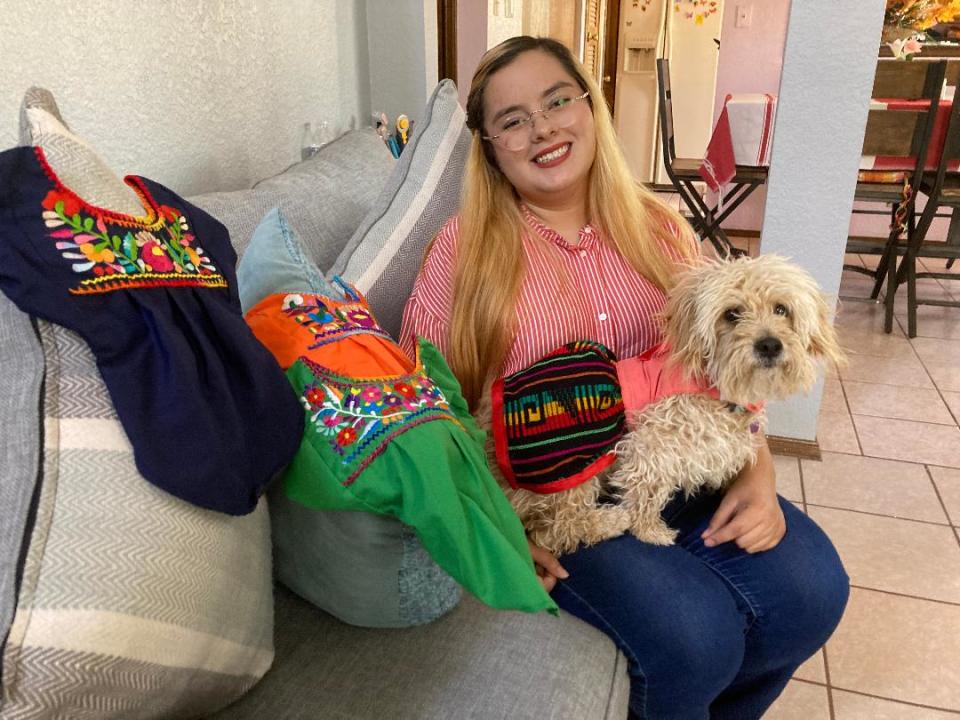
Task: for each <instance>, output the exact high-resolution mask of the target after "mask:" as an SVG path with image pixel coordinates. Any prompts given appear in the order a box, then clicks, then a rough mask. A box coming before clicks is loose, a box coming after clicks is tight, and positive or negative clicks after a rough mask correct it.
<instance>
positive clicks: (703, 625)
mask: <svg viewBox="0 0 960 720" xmlns="http://www.w3.org/2000/svg"><path fill="white" fill-rule="evenodd" d="M688 620H692V621H690V622H688ZM700 620H701V621H700V622H698V621H697V619H689V618H685V617H683V616H679V617H676V618H675V624H674V625H673V627H672V628H671V629H670V631H669V632H667V633H664V634H660V633H658V635H660V637H661V638H662V641H661V642H660V643H659V647H657V648H656V649H655V650H651V649H646V650H645V651H643V652H639V653H637V654H638V655H639V656H640V658H641V659H642V663H643V665H642V667H635V666H633V664H632V663H631V668H630V674H631V679H632V681H633V686H634V687H633V692H631V706H632V707H633V709H634V711H635V712H637V713H641V712H642V713H643V715H642V716H643V717H647V718H693V717H706V713H707V709H708V707H709V705H710V703H711V702H712V701H713V700H714V698H716V697H717V695H719V694H720V692H722V691H723V690H724V688H726V687H727V686H728V685H729V684H730V683H731V682H732V680H733V678H734V677H735V676H736V674H737V672H738V671H739V669H740V666H741V664H742V662H743V654H744V632H745V629H746V628H745V624H744V623H743V622H742V619H741V618H740V617H739V616H737V615H734V614H725V615H724V616H721V617H714V618H712V621H711V620H708V619H706V618H700ZM639 698H642V703H643V705H642V707H636V706H635V705H636V701H637V700H638V699H639Z"/></svg>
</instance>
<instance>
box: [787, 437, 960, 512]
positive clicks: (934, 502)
mask: <svg viewBox="0 0 960 720" xmlns="http://www.w3.org/2000/svg"><path fill="white" fill-rule="evenodd" d="M801 467H802V469H803V488H804V490H805V491H806V495H807V502H808V503H810V504H811V505H827V506H829V507H835V508H845V509H847V510H860V511H861V512H870V513H877V514H878V515H889V516H890V517H899V518H906V519H911V520H925V521H927V522H937V523H944V522H946V517H945V516H944V513H943V507H942V506H941V505H940V501H939V500H938V499H937V493H936V491H935V490H934V489H933V485H932V484H931V482H930V478H929V477H928V476H927V471H926V470H925V469H924V467H923V465H916V464H913V463H904V462H897V461H896V460H881V459H878V458H868V457H857V456H853V455H840V454H835V453H823V460H821V461H819V462H818V461H816V460H802V461H801Z"/></svg>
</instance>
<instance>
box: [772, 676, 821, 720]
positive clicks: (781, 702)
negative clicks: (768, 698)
mask: <svg viewBox="0 0 960 720" xmlns="http://www.w3.org/2000/svg"><path fill="white" fill-rule="evenodd" d="M763 718H764V720H830V701H829V700H828V699H827V688H826V687H825V686H823V685H811V684H810V683H805V682H797V681H796V680H791V681H790V682H788V683H787V686H786V687H785V688H784V689H783V693H782V694H781V695H780V697H778V698H777V699H776V701H775V702H774V703H773V705H771V706H770V709H769V710H767V711H766V712H765V713H764V714H763Z"/></svg>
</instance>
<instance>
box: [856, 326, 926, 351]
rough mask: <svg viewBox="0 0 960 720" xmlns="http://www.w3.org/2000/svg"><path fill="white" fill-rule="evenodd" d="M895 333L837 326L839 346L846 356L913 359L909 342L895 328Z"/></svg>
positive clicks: (898, 329)
mask: <svg viewBox="0 0 960 720" xmlns="http://www.w3.org/2000/svg"><path fill="white" fill-rule="evenodd" d="M895 328H896V332H894V333H892V334H890V335H887V334H886V333H885V332H882V331H880V330H878V329H872V328H862V327H859V326H856V325H854V326H850V327H848V326H838V327H837V334H838V337H839V340H840V346H841V347H842V348H843V349H844V351H845V352H846V353H847V355H874V356H877V357H913V355H914V352H913V348H912V347H911V346H910V341H909V340H907V338H906V337H905V336H904V335H903V334H902V333H901V332H900V327H899V326H895Z"/></svg>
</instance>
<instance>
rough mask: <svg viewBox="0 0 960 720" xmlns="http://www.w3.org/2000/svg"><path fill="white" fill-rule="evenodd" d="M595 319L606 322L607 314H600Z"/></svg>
mask: <svg viewBox="0 0 960 720" xmlns="http://www.w3.org/2000/svg"><path fill="white" fill-rule="evenodd" d="M597 317H598V318H600V319H601V320H606V319H607V314H606V313H600V314H599V315H597Z"/></svg>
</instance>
